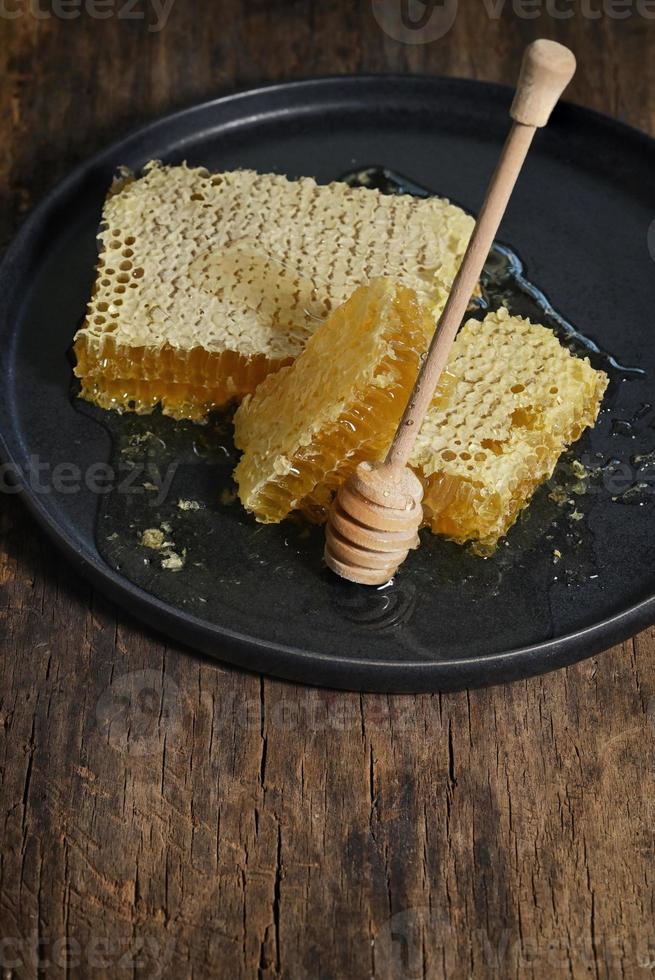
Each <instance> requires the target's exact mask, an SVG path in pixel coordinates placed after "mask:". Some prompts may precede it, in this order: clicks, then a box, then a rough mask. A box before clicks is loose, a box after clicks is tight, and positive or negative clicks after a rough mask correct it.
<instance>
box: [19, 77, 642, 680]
mask: <svg viewBox="0 0 655 980" xmlns="http://www.w3.org/2000/svg"><path fill="white" fill-rule="evenodd" d="M380 82H386V83H391V84H393V85H396V84H397V85H399V86H406V85H408V84H413V85H418V86H419V87H421V86H425V85H434V86H436V87H443V86H449V85H450V86H454V87H459V88H465V89H466V88H468V89H471V90H477V91H478V92H479V91H480V90H485V92H486V93H487V94H488V95H490V96H494V95H495V98H496V100H498V99H506V100H507V102H508V104H509V102H510V100H511V95H512V91H513V90H512V88H511V87H510V86H507V85H502V84H499V83H497V82H486V81H480V80H477V79H470V78H459V77H452V76H441V75H429V74H401V73H395V72H389V73H368V74H350V75H321V76H318V77H309V78H303V79H294V80H291V81H288V82H272V83H268V84H264V85H258V86H256V87H254V88H244V89H239V90H235V91H232V92H230V93H228V94H223V95H220V96H217V97H214V98H210V99H206V100H203V101H200V102H192V103H190V104H189V105H188V106H186V107H182V108H179V109H176V110H175V111H173V112H169V113H165V114H162V115H160V116H157V117H155V118H154V119H151V120H149V121H147V122H145V123H144V124H142V125H140V126H136V127H133V128H131V129H130V130H129V131H128V132H127V133H126V134H125V135H123V136H121V137H119V138H118V139H115V140H113V141H112V142H110V143H109V144H107V145H106V146H104V147H103V148H101V149H100V150H98V151H97V152H96V153H94V154H93V155H92V156H90V157H89V158H87V159H85V160H82V161H81V162H80V163H78V164H76V165H75V166H74V167H73V168H72V169H71V171H70V172H69V173H68V174H67V175H65V176H64V177H63V178H62V179H61V180H60V181H58V182H56V183H55V184H54V185H53V186H52V187H50V189H49V190H48V191H47V192H46V193H45V195H44V196H43V197H42V198H41V199H40V200H39V201H38V202H37V203H36V205H35V206H34V207H33V208H32V209H31V210H30V212H29V214H28V215H27V216H26V218H25V219H24V221H23V222H22V224H21V226H20V227H19V229H18V230H17V232H16V234H15V235H14V236H13V238H12V240H11V241H10V243H9V244H8V246H7V247H6V249H5V250H4V253H3V255H2V260H1V261H0V342H1V343H2V347H1V348H0V365H2V366H3V367H5V360H6V358H7V354H8V352H10V351H11V348H12V344H13V342H14V341H15V340H16V337H17V335H18V331H17V330H16V326H17V322H18V321H19V316H18V313H19V309H20V303H19V304H18V307H17V309H16V313H17V315H16V317H15V318H12V317H11V315H10V314H11V309H12V306H13V305H14V303H15V298H16V297H15V293H16V286H15V284H14V282H13V273H14V271H15V269H16V268H20V260H21V258H22V257H24V256H23V253H24V251H25V250H26V248H27V247H28V246H29V245H30V243H31V242H32V241H33V239H34V238H35V233H36V232H37V231H38V229H39V227H40V225H41V223H42V222H43V219H44V218H45V217H47V216H48V215H49V214H50V213H51V212H52V211H53V209H56V208H57V207H58V205H59V204H60V202H61V201H62V200H63V199H65V198H66V196H67V194H70V192H71V191H72V190H73V189H74V188H75V187H77V186H79V184H80V183H81V182H82V181H83V180H84V179H85V178H86V177H87V176H88V175H89V174H90V173H92V172H93V171H94V169H97V168H98V167H99V166H103V165H106V164H108V163H109V161H110V160H111V159H115V158H116V157H117V156H119V155H120V153H121V152H123V151H125V152H127V151H128V150H129V148H130V147H131V146H133V144H135V143H137V142H138V141H139V140H141V139H144V138H150V139H152V138H153V137H156V134H157V131H158V130H160V129H161V130H166V129H169V128H171V127H175V125H176V124H177V123H180V122H184V123H185V127H188V125H189V121H190V120H193V117H194V116H200V115H202V114H203V113H206V112H211V111H212V110H215V109H218V108H220V107H225V106H233V105H237V106H238V104H239V103H240V102H243V103H247V102H248V101H249V100H260V99H261V98H265V97H267V96H268V97H270V96H271V95H274V96H279V95H281V96H287V95H289V94H291V95H296V97H297V94H298V93H306V92H311V91H312V90H316V89H318V90H321V91H323V90H329V89H330V88H332V87H337V86H345V87H347V88H356V87H357V86H371V85H375V84H379V83H380ZM306 101H307V100H305V102H306ZM563 106H564V108H565V109H566V111H569V112H573V113H574V114H575V115H579V116H580V117H582V118H583V119H584V120H585V121H586V122H589V121H592V122H594V123H595V124H596V125H602V126H603V127H609V128H610V129H611V130H613V131H614V133H615V134H616V135H621V136H623V137H624V138H629V139H631V140H637V141H638V143H640V144H641V145H642V146H643V147H647V148H648V150H649V151H650V152H651V153H655V139H654V138H653V137H651V136H650V135H649V134H647V133H645V132H643V131H642V130H640V129H637V128H636V127H634V126H631V125H629V124H627V123H625V122H623V121H622V120H618V119H615V118H613V117H612V116H609V115H607V114H605V113H601V112H598V111H596V110H594V109H587V108H585V107H583V106H578V105H576V104H574V103H570V102H565V103H564V104H563ZM262 111H263V110H262ZM264 114H266V115H269V114H270V113H264ZM245 118H246V117H245V116H244V115H241V116H239V117H238V120H239V121H243V120H244V119H245ZM217 128H218V129H220V128H221V127H220V126H219V125H217ZM183 142H184V141H182V143H183ZM178 145H180V143H179V141H178ZM8 387H9V386H8V385H3V386H2V391H1V392H0V461H1V462H3V463H6V464H9V465H12V466H14V467H16V468H17V469H18V473H17V474H15V482H16V484H17V485H19V486H20V493H19V494H17V495H18V496H19V498H20V499H21V501H22V502H23V504H24V505H25V506H26V507H27V510H28V512H29V513H30V514H31V515H32V516H33V517H34V518H35V520H36V521H37V523H38V524H39V525H40V526H41V528H43V529H44V530H45V531H46V533H47V534H48V536H49V537H50V539H51V540H52V541H53V542H54V544H55V545H56V546H57V547H58V549H59V550H60V551H62V552H63V553H64V555H65V556H66V558H67V559H68V560H69V561H71V563H72V564H73V566H74V567H75V568H76V570H77V571H78V573H82V575H84V576H86V577H87V578H88V579H89V580H90V581H91V584H92V585H93V587H94V588H97V589H98V591H99V592H101V593H102V594H104V595H107V596H108V597H109V599H110V601H112V602H114V603H115V604H116V605H117V606H119V607H120V608H121V609H124V610H126V611H127V612H128V614H130V615H134V616H136V618H137V619H139V620H141V621H142V622H145V623H146V624H147V625H148V627H149V628H152V629H154V630H155V631H156V633H157V634H158V635H160V636H163V637H166V636H168V637H172V638H174V639H175V640H176V641H177V642H181V643H182V644H184V645H185V646H186V647H187V648H191V649H193V650H198V651H200V652H201V653H203V654H206V655H208V656H210V657H212V659H217V660H219V661H223V662H229V663H231V664H233V665H235V666H237V667H239V668H241V669H246V670H255V671H257V672H258V673H265V674H269V675H272V676H277V677H282V678H285V679H287V680H294V681H300V682H302V683H304V684H310V685H312V684H313V685H320V686H330V687H334V688H338V689H346V690H359V691H363V690H367V691H384V692H387V693H391V692H398V693H409V692H416V693H418V692H423V691H437V690H443V691H445V690H457V689H462V688H464V687H466V686H483V685H488V684H496V683H502V682H506V681H508V680H515V679H519V678H526V677H528V676H534V675H536V674H541V673H545V672H547V671H550V670H552V669H555V668H557V667H561V666H566V665H568V664H572V663H575V662H577V661H579V660H582V659H584V658H585V657H589V656H593V655H594V654H595V653H598V652H600V651H601V650H604V649H606V648H607V647H609V646H612V645H614V644H616V643H620V642H623V641H625V640H627V639H628V638H630V637H631V636H633V635H634V634H635V632H638V631H639V630H641V629H643V628H644V627H646V626H648V625H650V624H652V623H653V621H655V588H654V590H653V592H652V594H649V595H648V596H647V597H646V598H644V599H642V600H640V601H639V602H637V603H634V604H632V605H631V606H629V607H627V608H626V609H623V610H621V611H619V612H616V613H614V614H612V615H611V616H609V617H606V618H605V619H603V620H600V621H598V622H596V623H593V624H591V625H589V626H585V627H582V628H580V629H578V630H574V631H573V632H569V633H565V634H563V635H561V636H558V637H553V638H551V639H548V640H544V641H541V642H538V643H534V644H530V645H528V646H522V647H514V648H511V649H508V650H504V651H500V652H496V653H492V654H484V655H475V656H473V657H468V658H458V657H449V658H448V659H438V658H436V657H434V656H433V657H432V658H430V659H428V658H425V659H421V660H415V659H404V660H398V661H390V660H379V659H375V658H363V657H358V656H349V657H347V658H346V657H339V656H338V655H337V654H327V653H322V652H319V651H310V650H306V649H302V648H298V647H294V646H291V645H288V644H284V643H280V642H278V641H271V640H266V639H263V638H257V637H253V636H248V635H245V634H243V633H240V632H238V631H236V630H233V629H231V628H228V627H225V626H219V625H217V624H213V623H210V622H208V621H206V620H203V619H201V618H199V617H197V616H194V615H191V614H189V613H187V612H185V611H184V610H181V609H179V608H178V607H175V606H172V605H170V604H168V603H166V602H164V601H163V600H161V599H159V598H158V597H156V596H154V595H152V594H150V593H148V592H147V591H145V590H144V589H142V588H141V587H140V586H138V585H135V584H134V583H132V582H130V581H129V580H128V579H127V578H125V577H123V576H122V575H120V574H119V573H118V572H116V571H115V570H114V569H113V568H111V566H110V565H109V564H107V563H106V562H105V561H104V560H103V559H102V556H101V555H98V557H97V558H96V557H95V556H94V555H93V554H89V553H87V552H84V551H82V550H80V549H79V548H78V547H77V546H76V542H75V539H74V538H73V536H72V535H71V534H70V533H68V532H67V531H66V529H65V528H62V527H61V525H60V524H59V523H58V522H57V521H56V520H55V517H54V515H53V514H51V513H50V511H49V510H48V509H47V508H46V507H45V506H44V505H43V503H42V502H41V501H40V499H39V497H38V495H37V494H36V493H35V492H34V491H33V489H32V488H31V487H30V486H29V484H28V481H27V479H26V477H25V474H24V460H23V461H21V459H20V455H19V454H15V452H14V451H12V448H11V446H10V441H11V439H10V437H11V435H12V434H13V436H14V441H15V442H18V445H19V446H20V440H19V438H18V437H19V431H17V430H16V429H15V427H14V426H13V425H12V412H11V399H9V398H8V397H7V389H8ZM162 620H163V625H162ZM185 631H189V632H193V634H194V636H193V639H192V640H190V638H189V637H187V638H185V637H184V636H183V635H182V634H183V633H184V632H185ZM199 638H200V639H201V642H199ZM223 644H227V645H226V646H225V649H223V648H222V646H223ZM219 646H220V647H221V649H217V647H219ZM253 654H255V655H254V656H253ZM271 655H274V656H275V658H276V660H275V663H272V664H269V663H268V661H267V658H268V657H270V656H271ZM535 658H537V661H538V662H535ZM481 673H484V674H487V675H489V676H487V677H482V678H481V677H480V674H481ZM308 674H309V675H310V676H309V677H308V676H307V675H308Z"/></svg>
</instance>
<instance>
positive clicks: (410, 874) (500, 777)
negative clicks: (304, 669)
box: [0, 0, 655, 980]
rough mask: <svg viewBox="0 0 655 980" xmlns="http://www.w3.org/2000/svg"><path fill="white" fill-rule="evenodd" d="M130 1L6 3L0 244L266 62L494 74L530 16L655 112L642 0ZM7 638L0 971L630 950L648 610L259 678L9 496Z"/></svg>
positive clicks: (564, 961)
mask: <svg viewBox="0 0 655 980" xmlns="http://www.w3.org/2000/svg"><path fill="white" fill-rule="evenodd" d="M129 2H130V4H131V7H130V8H129V10H128V13H129V14H130V16H129V17H128V16H127V15H126V13H125V9H126V7H125V4H126V0H116V3H113V0H104V2H103V0H97V2H96V3H95V4H93V5H92V6H89V3H90V0H80V3H81V8H80V3H78V0H63V3H62V2H61V0H52V2H51V0H39V4H37V3H36V0H34V2H33V4H32V6H31V8H29V10H28V4H27V0H3V3H2V4H0V8H1V9H0V71H1V78H2V85H1V86H0V195H1V201H0V235H1V236H2V240H3V241H4V242H6V241H7V240H8V239H9V237H10V236H11V234H12V233H13V231H14V229H15V228H16V227H17V225H18V223H19V222H20V220H21V218H22V216H23V214H24V212H25V210H26V209H27V208H28V207H29V206H30V205H31V204H32V203H33V202H34V201H35V200H37V199H38V198H39V196H40V195H41V194H42V193H43V192H44V191H45V190H46V189H48V188H49V187H51V186H52V185H53V184H54V183H55V182H56V181H57V180H58V179H59V178H60V177H62V176H63V175H64V174H66V172H67V171H68V169H69V168H70V167H71V165H72V164H74V163H75V162H76V161H79V160H81V159H82V158H84V157H86V156H87V155H88V154H89V153H91V152H93V151H94V150H96V149H98V148H100V147H101V146H102V145H103V144H105V143H106V142H107V141H108V140H110V139H111V138H113V137H116V136H118V135H120V134H122V133H124V132H125V131H126V130H127V129H128V128H130V127H132V126H133V125H135V124H137V123H139V122H140V121H142V120H146V119H149V118H150V117H152V116H153V115H155V114H157V113H160V112H162V111H164V110H168V109H172V108H174V107H177V106H184V105H187V104H189V103H190V102H191V101H193V100H195V99H199V98H204V97H207V96H211V95H215V94H218V93H225V92H229V91H232V90H234V89H236V88H242V87H246V86H248V85H250V84H253V83H258V82H262V81H269V80H273V79H287V78H295V77H301V76H306V75H315V74H325V73H339V72H360V71H378V70H394V71H407V72H422V71H427V72H433V73H439V74H453V75H467V76H473V77H477V78H483V79H493V80H502V81H506V82H511V81H513V80H514V78H515V76H516V73H517V70H518V66H519V63H520V58H521V52H522V48H523V46H524V44H525V43H526V42H527V41H529V40H531V39H532V38H534V37H537V36H540V35H542V36H548V37H553V38H555V39H556V40H559V41H562V42H564V43H566V44H569V45H570V46H571V47H573V49H574V50H575V52H576V54H577V56H578V59H579V62H580V65H581V68H580V70H579V72H578V75H577V77H576V80H575V82H574V84H573V86H572V88H571V90H570V92H569V97H570V98H571V99H572V100H573V101H577V102H579V103H582V104H584V105H588V106H591V107H593V108H595V109H600V110H602V111H605V112H609V113H611V114H612V115H615V116H618V117H620V118H622V119H625V120H627V121H628V122H630V123H632V124H634V125H636V126H638V127H641V128H642V129H645V130H647V131H650V132H651V133H655V57H654V55H655V45H654V43H653V39H654V32H655V21H654V20H653V17H654V16H655V10H654V9H653V6H654V5H653V4H648V3H646V2H643V0H642V2H641V3H638V2H636V0H635V3H630V2H628V3H626V2H624V0H622V2H620V3H618V2H614V3H611V2H610V0H586V3H582V4H579V3H568V2H567V0H558V2H557V3H555V2H553V0H551V2H549V3H548V4H546V3H545V2H544V3H543V4H540V3H539V2H537V3H535V2H531V3H528V4H525V5H524V6H521V5H519V4H518V3H517V2H514V3H511V2H509V0H508V2H506V3H504V4H503V3H502V2H495V3H492V2H491V0H486V2H482V0H475V2H468V0H460V3H459V10H458V11H457V16H456V18H455V22H454V25H453V27H452V28H451V30H450V31H449V32H448V33H447V35H446V36H445V37H443V38H440V39H437V40H434V41H432V42H431V43H424V44H401V43H398V42H397V41H394V40H393V39H392V38H391V37H389V36H388V34H386V33H385V32H383V31H382V30H381V29H380V27H379V25H378V23H377V21H376V19H375V18H374V16H373V12H372V9H373V8H372V6H371V3H370V2H369V0H364V2H361V3H359V2H346V0H331V2H312V0H295V2H283V0H248V2H246V0H243V2H238V0H224V2H220V3H212V2H210V0H205V2H203V3H199V2H192V0H174V4H173V8H172V11H171V12H170V16H169V18H168V21H167V23H166V25H165V27H164V28H163V29H161V30H158V31H157V30H151V29H149V28H152V27H153V26H157V21H156V17H155V14H154V11H155V7H154V5H153V4H152V3H151V0H148V4H147V5H146V3H145V0H138V2H134V0H129ZM398 2H400V0H398ZM76 3H77V4H78V5H77V6H76ZM436 6H440V5H439V4H437V5H436ZM442 6H443V5H442ZM160 7H161V4H159V5H158V6H157V9H159V8H160ZM417 9H418V8H417ZM53 11H54V12H55V13H56V14H58V16H53V15H52V14H53ZM98 11H100V12H101V13H102V14H103V16H104V17H105V18H106V19H98V18H97V16H96V15H97V13H98ZM119 11H120V12H121V13H122V15H121V16H119ZM146 11H148V16H147V17H146V18H145V19H137V18H136V16H135V14H139V13H141V14H143V13H145V12H146ZM419 12H420V10H419ZM521 12H522V13H523V14H524V16H520V15H519V14H520V13H521ZM526 12H527V14H528V16H525V14H526ZM626 12H627V13H628V16H625V14H626ZM108 13H109V16H107V14H108ZM414 13H415V14H416V13H417V10H415V11H414ZM62 14H64V15H65V18H66V19H63V18H62V16H61V15H62ZM76 14H77V15H78V16H75V15H76ZM92 14H93V15H94V16H92ZM554 14H557V16H554ZM568 14H571V16H570V17H569V16H567V15H568ZM597 15H598V16H597ZM0 637H1V641H2V661H1V664H0V676H1V687H0V764H1V766H2V774H1V783H0V786H1V789H0V834H1V836H2V849H1V850H2V853H1V857H0V936H2V940H1V942H0V970H2V971H3V972H2V974H1V975H2V977H3V978H5V980H8V978H14V977H37V976H38V977H108V978H109V977H111V978H115V977H122V976H136V977H157V976H163V977H175V978H183V977H196V978H201V977H226V978H240V977H258V978H271V977H285V978H293V980H296V978H322V980H328V978H355V980H359V978H366V977H376V978H388V977H389V978H390V977H394V978H395V977H399V978H417V977H429V978H436V977H448V978H462V977H499V978H509V977H518V978H523V977H528V978H531V977H539V978H542V977H543V978H551V977H558V976H562V977H574V978H578V977H590V976H591V977H597V978H607V977H652V976H653V969H654V968H655V921H654V911H655V909H654V904H655V903H654V898H653V885H654V881H655V871H654V868H653V843H654V840H653V837H654V834H653V828H654V818H655V807H654V805H653V801H654V793H653V790H654V785H655V784H654V779H655V757H654V755H653V749H654V735H655V728H654V725H655V663H654V654H655V634H654V633H653V631H647V632H645V633H643V634H641V635H640V636H637V637H636V638H635V639H634V640H633V641H631V642H628V643H625V644H623V645H622V646H620V647H617V648H615V649H613V650H611V651H608V652H607V653H605V654H603V655H602V656H599V657H598V658H596V659H594V660H589V661H587V662H585V663H582V664H580V665H578V666H576V667H572V668H570V669H567V670H561V671H559V672H557V673H554V674H551V675H548V676H545V677H542V678H537V679H534V680H530V681H527V682H525V683H518V684H515V685H513V686H507V687H498V688H495V689H490V690H483V691H471V692H470V693H461V694H455V695H448V696H446V695H444V696H438V695H435V696H425V695H424V696H418V697H383V696H373V695H365V696H361V697H360V696H359V695H356V694H335V693H332V692H328V691H321V690H311V689H308V688H303V687H300V686H293V685H290V684H285V683H281V682H276V681H271V680H261V679H260V678H258V677H256V676H250V675H248V674H246V673H241V672H238V671H236V670H230V669H226V668H221V667H219V666H216V665H215V664H213V663H210V662H208V661H203V660H202V659H200V658H198V657H197V656H195V655H193V654H190V653H188V652H187V651H185V650H183V649H181V648H178V647H175V646H171V645H170V644H167V643H165V642H164V641H163V640H162V639H161V638H160V637H158V636H156V635H154V634H153V633H151V632H149V631H147V630H145V629H143V628H142V627H140V626H139V625H138V624H136V623H135V622H133V621H132V620H130V619H129V618H128V617H127V616H125V615H124V614H122V613H121V612H118V611H117V610H116V609H114V608H113V607H112V606H110V605H109V604H108V603H106V602H105V601H104V600H103V599H102V598H100V597H98V596H97V595H96V594H94V593H93V592H92V591H91V590H90V588H89V587H88V585H87V584H86V583H85V582H84V581H82V580H81V579H80V578H78V577H77V576H76V575H75V574H73V573H72V572H71V571H70V570H69V569H68V568H67V567H66V565H65V564H64V563H63V561H62V560H61V559H60V558H59V557H58V555H57V554H56V553H55V551H54V550H53V548H52V547H51V546H50V544H49V543H48V541H47V540H46V539H45V538H44V536H43V534H42V533H41V532H40V531H39V530H38V528H37V527H36V526H35V525H34V523H33V522H32V520H31V519H30V518H29V517H28V516H27V514H26V513H25V512H24V510H23V509H22V506H21V504H20V501H18V500H17V499H16V498H15V497H12V496H7V495H5V496H3V497H2V498H1V499H0Z"/></svg>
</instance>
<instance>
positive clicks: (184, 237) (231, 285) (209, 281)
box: [74, 163, 473, 419]
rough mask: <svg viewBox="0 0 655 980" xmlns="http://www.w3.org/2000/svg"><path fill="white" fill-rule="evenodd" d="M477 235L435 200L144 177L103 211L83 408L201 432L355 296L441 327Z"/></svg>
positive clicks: (128, 183) (81, 360) (80, 367)
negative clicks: (397, 293)
mask: <svg viewBox="0 0 655 980" xmlns="http://www.w3.org/2000/svg"><path fill="white" fill-rule="evenodd" d="M472 228H473V219H472V218H471V217H470V216H469V215H467V214H465V213H464V212H463V211H462V210H461V209H460V208H458V207H456V206H454V205H452V204H449V203H448V202H447V201H445V200H443V199H440V198H430V199H427V200H418V199H416V198H413V197H410V196H407V195H406V196H385V195H383V194H380V193H379V192H378V191H376V190H371V189H366V188H350V187H348V186H346V185H345V184H341V183H333V184H328V185H326V186H321V185H318V184H316V183H315V181H313V180H311V179H310V178H301V179H299V180H288V179H287V178H286V177H283V176H279V175H275V174H258V173H255V172H253V171H249V170H241V171H235V172H229V173H217V174H211V173H209V172H208V171H207V170H204V169H199V168H191V167H187V166H179V167H164V166H161V165H160V164H157V163H151V164H149V165H148V166H147V167H146V168H145V171H144V173H143V175H142V176H141V177H140V178H139V179H134V178H133V177H131V176H129V175H125V176H123V177H122V178H121V179H120V180H118V181H117V182H116V183H115V185H114V187H113V188H112V191H111V192H110V194H109V196H108V198H107V200H106V203H105V207H104V212H103V219H102V226H101V231H100V236H99V240H100V257H99V262H98V266H97V275H96V281H95V285H94V288H93V295H92V298H91V301H90V303H89V307H88V311H87V317H86V320H85V322H84V325H83V327H82V328H81V329H80V330H79V332H78V333H77V335H76V338H75V344H74V352H75V355H76V358H77V366H76V374H77V376H78V377H79V378H80V379H81V383H82V391H81V394H82V397H84V398H86V399H88V400H90V401H92V402H95V403H96V404H98V405H100V406H101V407H103V408H115V409H118V410H125V409H130V410H133V411H137V412H150V411H152V409H153V408H154V407H155V406H156V405H157V404H161V406H162V409H163V411H164V412H165V413H166V414H168V415H172V416H174V417H176V418H194V419H202V418H204V417H205V416H206V414H207V412H208V411H209V410H210V409H211V408H216V407H220V406H222V405H224V404H225V403H227V402H228V401H230V400H231V399H233V398H237V399H238V398H241V397H243V395H245V394H248V393H250V392H253V391H254V390H255V388H256V387H257V385H258V384H259V383H260V382H261V381H262V380H263V378H264V377H266V375H267V374H269V373H270V372H272V371H276V370H278V369H279V368H281V367H283V366H284V365H286V364H289V363H290V362H291V361H292V360H293V359H294V358H296V357H297V356H298V354H299V353H300V352H301V351H302V350H303V349H304V347H305V345H306V343H307V341H308V339H309V337H311V336H312V334H313V333H314V331H315V329H316V327H317V326H318V325H319V324H321V323H322V322H323V321H324V320H325V319H326V318H327V317H328V316H329V315H330V313H331V312H332V311H333V310H335V309H336V308H337V307H338V306H340V305H341V304H342V303H344V302H345V301H346V299H347V298H348V297H349V296H350V295H351V294H352V292H353V290H354V289H355V288H356V287H357V286H358V285H360V284H362V283H366V282H368V281H370V280H372V279H374V278H376V277H380V276H392V277H395V278H396V279H398V280H399V281H400V282H401V283H403V284H404V285H406V286H408V287H410V288H412V289H413V290H414V291H415V292H416V294H417V295H418V297H419V299H420V301H421V302H422V303H423V304H424V305H425V307H426V308H427V309H428V310H429V311H430V312H431V313H432V315H433V316H436V315H438V313H439V312H440V310H441V308H442V307H443V304H444V302H445V299H446V296H447V293H448V289H449V287H450V285H451V283H452V280H453V278H454V275H455V273H456V270H457V268H458V266H459V264H460V262H461V259H462V256H463V254H464V251H465V248H466V245H467V243H468V239H469V237H470V234H471V231H472Z"/></svg>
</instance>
